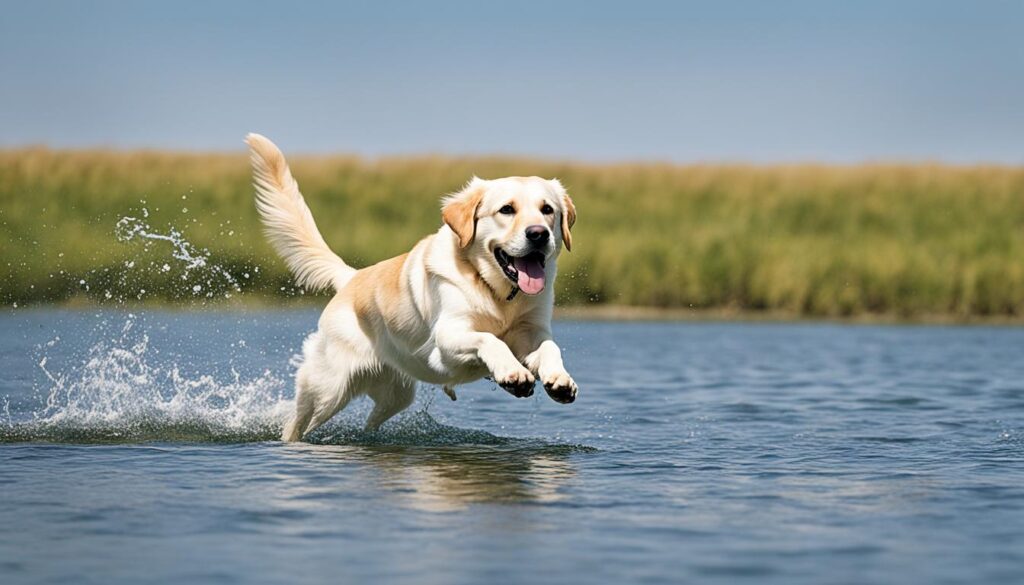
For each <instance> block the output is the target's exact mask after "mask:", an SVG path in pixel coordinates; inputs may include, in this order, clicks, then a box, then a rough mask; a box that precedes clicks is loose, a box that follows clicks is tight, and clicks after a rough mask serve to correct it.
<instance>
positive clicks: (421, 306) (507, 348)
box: [246, 134, 577, 441]
mask: <svg viewBox="0 0 1024 585" xmlns="http://www.w3.org/2000/svg"><path fill="white" fill-rule="evenodd" d="M246 142H248V144H249V146H250V148H251V153H252V164H253V175H254V183H255V186H256V205H257V209H258V210H259V212H260V216H261V217H262V218H263V221H264V224H265V226H266V231H267V235H268V237H269V239H270V242H271V243H272V244H273V245H274V247H275V249H276V250H277V251H278V253H280V254H281V256H282V257H283V258H284V260H285V262H286V263H287V264H288V266H289V268H291V270H292V271H293V272H294V273H295V275H296V279H297V280H298V282H299V283H300V284H302V285H304V286H307V287H310V288H314V289H324V288H333V289H334V290H335V291H337V294H336V295H335V296H334V298H333V299H332V300H331V301H330V303H329V304H328V305H327V308H326V309H325V310H324V312H323V314H322V315H321V317H320V324H319V328H318V330H317V331H316V332H315V333H313V334H312V335H310V336H309V337H308V338H307V339H306V341H305V343H304V344H303V354H304V359H303V363H302V365H301V366H300V368H299V371H298V373H297V374H296V411H295V416H294V417H293V418H292V420H291V421H289V422H288V424H287V425H286V426H285V429H284V433H283V436H282V439H283V440H285V441H298V440H299V439H301V438H302V436H303V435H305V434H306V433H308V432H309V431H311V430H313V429H315V428H317V427H318V426H320V425H322V424H323V423H325V422H327V421H328V420H329V419H330V418H331V417H332V416H334V415H335V414H336V413H337V412H338V411H340V410H341V409H342V408H344V407H345V405H346V404H348V402H349V401H350V400H351V399H352V398H354V397H356V396H359V395H361V394H366V395H369V396H370V398H372V399H373V401H374V403H375V405H374V408H373V411H372V412H371V413H370V416H369V418H368V419H367V421H366V426H367V428H368V429H371V430H372V429H376V428H378V427H379V426H380V425H381V424H382V423H383V422H384V421H386V420H388V419H389V418H391V417H392V416H394V415H395V414H397V413H399V412H401V411H402V410H404V409H405V408H406V407H407V406H409V404H411V403H412V401H413V398H414V397H415V388H416V382H417V381H422V382H426V383H429V384H438V385H441V386H443V387H444V388H445V392H446V393H448V394H449V396H451V397H452V398H453V399H454V397H455V394H454V391H453V388H454V386H456V385H458V384H464V383H467V382H471V381H473V380H477V379H480V378H482V377H484V376H491V377H492V378H493V379H494V381H495V382H497V383H498V384H499V385H501V386H502V387H503V388H505V389H506V390H508V391H509V392H511V393H512V394H514V395H516V396H529V395H531V394H533V386H534V383H535V380H537V379H538V378H539V379H540V381H541V382H542V383H543V384H544V388H545V390H547V392H548V394H549V395H550V396H551V397H552V398H553V399H555V400H557V401H559V402H563V403H568V402H572V401H573V400H574V399H575V398H576V392H577V387H576V383H575V382H574V381H573V379H572V377H571V376H569V374H568V372H566V371H565V367H564V366H563V364H562V356H561V350H560V349H559V348H558V346H557V345H556V344H555V342H554V341H553V339H552V336H551V310H552V307H553V304H554V293H553V289H554V280H555V274H556V260H557V258H558V254H559V252H560V251H561V248H562V245H563V244H564V245H565V247H566V249H569V248H570V247H571V232H570V228H571V227H572V225H573V223H574V222H575V219H576V210H575V207H574V206H573V203H572V200H571V199H570V198H569V195H568V194H567V193H566V191H565V189H564V188H563V187H562V185H561V183H559V182H558V181H557V180H554V179H553V180H545V179H541V178H539V177H508V178H504V179H496V180H491V181H485V180H482V179H478V178H475V177H474V178H473V180H472V181H470V182H469V184H467V185H466V187H465V188H463V189H462V191H460V192H458V193H455V194H453V195H450V196H448V197H446V198H445V199H444V202H443V207H442V218H443V220H444V224H443V225H442V226H441V228H440V229H439V230H438V231H437V232H436V233H434V234H432V235H430V236H427V237H426V238H424V239H422V240H420V242H419V243H418V244H416V246H415V247H413V249H412V250H411V251H410V252H408V253H406V254H403V255H401V256H398V257H395V258H391V259H389V260H384V261H383V262H379V263H377V264H374V265H373V266H368V267H366V268H363V269H361V270H355V269H354V268H352V267H350V266H348V265H347V264H345V262H344V261H342V259H341V258H339V257H338V256H337V255H336V254H334V252H332V251H331V250H330V248H328V247H327V244H326V243H325V242H324V240H323V237H321V235H320V232H319V230H317V227H316V222H314V221H313V215H312V214H311V213H310V211H309V208H308V207H307V206H306V203H305V201H304V200H303V198H302V194H301V193H300V192H299V188H298V184H297V183H296V182H295V180H294V179H293V178H292V175H291V172H290V171H289V169H288V165H287V163H286V162H285V159H284V155H282V154H281V151H280V150H278V148H277V147H276V146H274V144H273V143H272V142H270V140H268V139H266V138H264V137H263V136H260V135H258V134H250V135H249V136H248V137H247V138H246ZM505 206H511V207H505ZM503 208H504V210H503ZM509 209H514V213H508V211H509ZM529 226H544V227H546V228H547V230H548V233H549V234H550V237H549V239H548V240H547V242H546V243H544V244H543V246H542V247H538V245H539V244H538V243H537V242H531V241H530V240H529V239H528V238H527V236H526V231H525V230H526V228H527V227H529ZM535 229H536V227H535ZM496 247H500V248H501V250H503V251H504V252H506V253H507V254H508V255H510V256H512V257H522V256H525V255H527V254H530V253H539V254H542V255H543V257H544V258H545V262H544V267H543V273H544V279H543V280H544V287H543V289H542V290H540V291H539V292H538V293H537V294H534V295H527V294H525V293H523V292H520V293H519V294H517V295H515V296H514V298H512V299H511V300H509V295H510V293H512V292H513V291H514V290H515V289H516V288H517V286H516V284H515V283H513V282H512V281H511V280H510V279H509V278H508V277H506V275H505V274H504V273H503V272H502V267H501V266H500V265H499V263H498V260H497V259H496V258H495V248H496Z"/></svg>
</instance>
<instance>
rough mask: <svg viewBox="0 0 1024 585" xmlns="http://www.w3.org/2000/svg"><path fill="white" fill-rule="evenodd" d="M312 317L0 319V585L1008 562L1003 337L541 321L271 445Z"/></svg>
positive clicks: (1014, 382) (502, 579)
mask: <svg viewBox="0 0 1024 585" xmlns="http://www.w3.org/2000/svg"><path fill="white" fill-rule="evenodd" d="M316 319H317V312H316V311H312V310H310V311H266V312H210V311H202V312H190V311H180V312H153V311H145V312H143V313H141V314H135V315H130V314H129V313H126V312H97V311H81V312H69V311H16V312H8V313H7V314H4V315H3V316H0V332H2V333H0V398H2V397H6V398H5V399H4V402H3V404H2V405H0V406H3V411H2V412H0V527H2V529H0V582H2V583H5V584H12V583H65V582H71V583H102V584H109V583H200V582H211V583H283V582H288V583H324V582H331V583H335V582H336V583H348V582H370V581H373V582H390V583H416V584H431V583H467V584H469V583H495V584H498V583H532V584H534V583H568V582H576V583H582V582H585V583H633V582H650V583H662V582H673V583H678V582H689V581H699V582H711V583H731V582H748V583H759V584H760V583H779V584H783V583H785V584H789V583H901V584H906V583H929V584H931V583H1011V582H1021V581H1022V580H1024V359H1022V358H1024V351H1022V350H1024V330H1021V329H1013V328H986V327H949V328H946V327H868V326H843V325H819V324H797V325H784V324H752V325H741V324H692V323H678V324H677V323H586V322H560V323H557V326H556V337H557V338H558V340H559V341H560V343H561V345H562V346H563V348H564V351H565V357H566V363H567V366H568V368H569V370H570V371H571V372H572V373H573V374H574V376H575V378H576V380H577V382H579V384H580V388H581V393H580V397H579V399H578V400H577V401H576V403H575V404H572V405H559V404H556V403H554V402H552V401H551V400H550V399H548V398H547V397H546V396H545V395H544V393H543V392H538V393H537V394H535V395H534V397H532V398H529V399H516V398H513V397H512V396H510V395H509V394H507V393H505V392H504V391H502V390H500V389H496V388H495V387H493V386H492V385H490V384H489V383H486V382H482V383H479V384H475V385H472V386H468V387H460V388H459V390H458V393H459V399H458V401H457V402H451V401H449V400H448V398H447V397H446V396H445V395H444V394H443V393H441V392H440V391H439V390H437V389H433V388H425V389H422V390H421V391H420V395H419V398H418V399H417V402H416V404H415V405H414V407H413V408H412V409H411V410H410V411H409V412H408V413H407V414H405V415H403V416H401V417H399V418H398V419H396V420H395V421H393V422H391V423H389V424H388V425H385V427H384V429H383V430H382V431H381V432H379V433H364V432H362V431H361V430H359V429H360V428H361V425H362V421H363V420H364V418H365V416H366V414H367V413H368V411H369V404H368V403H366V402H359V403H357V404H355V405H354V406H353V407H350V409H349V410H346V411H345V412H344V413H343V414H342V415H340V417H338V418H337V419H335V421H333V422H332V423H331V424H330V425H328V426H327V427H326V428H324V429H322V430H321V431H319V432H317V433H316V434H315V435H314V437H312V441H313V442H312V444H299V445H285V444H281V443H279V442H277V441H275V437H276V435H277V433H278V432H279V429H280V425H281V420H282V417H283V416H285V414H286V413H287V411H288V409H289V404H288V401H289V399H290V397H291V378H290V376H291V375H292V372H293V371H294V366H293V365H290V363H289V362H290V360H291V358H292V356H293V355H294V354H295V353H296V352H297V351H298V348H299V347H300V342H301V340H302V337H303V336H304V334H305V333H307V332H309V331H310V330H311V329H312V328H313V327H314V326H315V323H316Z"/></svg>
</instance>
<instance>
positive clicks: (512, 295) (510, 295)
mask: <svg viewBox="0 0 1024 585" xmlns="http://www.w3.org/2000/svg"><path fill="white" fill-rule="evenodd" d="M517 294H519V286H517V285H514V286H513V287H512V292H510V293H508V296H507V297H505V300H506V301H511V300H512V299H514V298H516V295H517Z"/></svg>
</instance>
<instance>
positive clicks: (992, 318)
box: [6, 295, 1024, 327]
mask: <svg viewBox="0 0 1024 585" xmlns="http://www.w3.org/2000/svg"><path fill="white" fill-rule="evenodd" d="M328 300H329V297H326V296H324V297H320V296H314V295H311V296H308V297H305V298H297V299H294V300H290V301H288V302H279V301H277V300H276V299H274V298H273V297H260V296H258V295H256V296H252V297H249V298H246V299H245V300H229V301H218V302H213V303H209V304H189V303H168V302H160V301H154V302H139V303H128V304H125V303H120V304H116V305H107V304H103V303H95V302H92V301H90V300H88V299H82V298H81V297H73V298H72V299H69V300H68V301H66V302H60V303H31V304H28V305H24V306H18V307H12V306H10V305H7V307H6V308H7V312H8V313H13V312H18V311H46V310H72V311H91V310H117V311H142V310H156V311H167V312H174V311H225V312H226V311H237V312H244V311H250V310H251V311H302V310H308V311H321V310H323V307H324V306H326V304H327V302H328ZM553 318H554V319H555V320H556V321H621V322H692V323H809V324H811V323H822V324H839V325H940V326H941V325H948V326H957V325H962V326H972V325H974V326H979V325H982V326H1004V327H1020V326H1024V315H955V314H948V313H938V314H934V313H933V314H921V315H909V316H907V315H896V314H888V313H861V314H857V315H845V316H836V315H806V314H801V313H796V312H792V311H778V310H763V311H754V310H745V309H736V308H715V309H689V308H679V307H675V308H668V307H639V306H630V305H591V306H580V305H570V306H558V305H556V306H555V310H554V314H553Z"/></svg>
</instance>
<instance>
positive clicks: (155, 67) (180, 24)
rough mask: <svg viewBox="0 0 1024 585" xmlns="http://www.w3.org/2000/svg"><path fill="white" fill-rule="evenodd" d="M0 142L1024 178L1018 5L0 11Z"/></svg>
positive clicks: (94, 4)
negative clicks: (972, 172)
mask: <svg viewBox="0 0 1024 585" xmlns="http://www.w3.org/2000/svg"><path fill="white" fill-rule="evenodd" d="M0 9H2V13H0V146H17V145H24V144H48V145H51V146H97V145H103V146H115V147H123V148H132V147H156V148H181V149H216V150H235V149H240V148H241V138H242V136H243V134H244V133H245V132H247V131H250V130H252V131H259V132H262V133H264V134H267V135H268V136H270V137H272V138H273V139H275V140H276V141H278V142H279V143H280V144H281V145H282V146H283V147H285V148H286V150H289V151H292V152H297V151H298V152H356V153H362V154H367V155H379V154H393V153H425V152H439V153H472V154H480V153H510V154H523V155H539V156H554V157H559V158H573V159H584V160H598V161H603V160H622V159H626V160H634V159H660V160H671V161H681V162H690V161H723V160H727V161H740V160H746V161H754V162H776V161H804V160H817V161H827V162H856V161H862V160H880V159H899V160H922V159H934V160H941V161H951V162H975V161H991V162H1003V163H1024V2H1021V1H1019V0H1017V1H1012V2H1011V1H1006V2H998V1H964V2H959V3H949V2H942V1H934V2H898V1H888V2H875V1H849V2H827V1H820V2H785V1H754V2H728V1H725V2H713V1H710V0H709V1H706V2H701V3H692V4H691V3H686V2H642V1H635V0H634V1H630V2H626V1H623V2H615V3H609V2H600V1H572V2H536V3H534V2H484V1H476V2H471V1H466V2H412V1H410V2H389V1H372V2H340V1H339V2H283V1H278V2H264V1H244V2H235V1H230V2H229V1H212V0H211V1H205V2H190V1H177V2H157V1H150V2H142V1H120V2H112V1H90V2H85V1H82V2H52V1H40V0H32V1H23V0H19V1H4V2H3V5H2V6H0Z"/></svg>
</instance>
